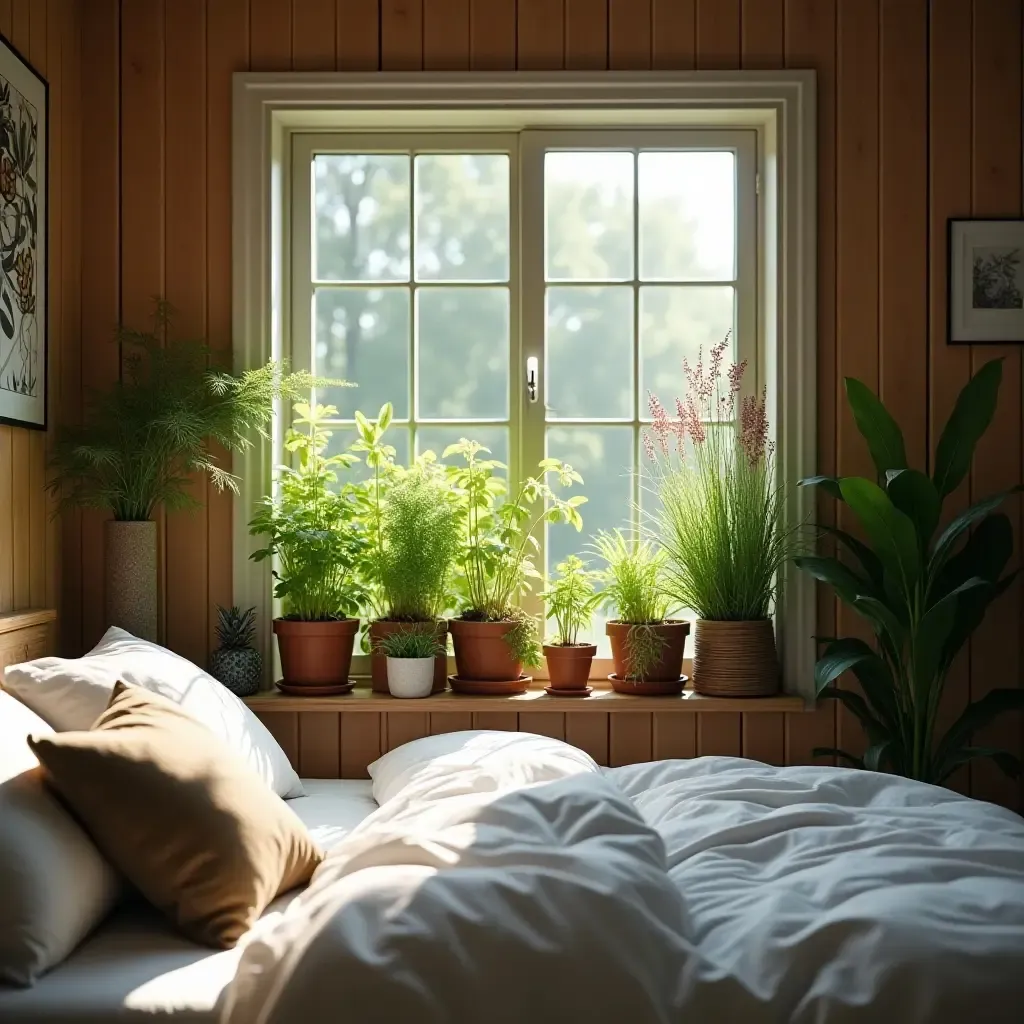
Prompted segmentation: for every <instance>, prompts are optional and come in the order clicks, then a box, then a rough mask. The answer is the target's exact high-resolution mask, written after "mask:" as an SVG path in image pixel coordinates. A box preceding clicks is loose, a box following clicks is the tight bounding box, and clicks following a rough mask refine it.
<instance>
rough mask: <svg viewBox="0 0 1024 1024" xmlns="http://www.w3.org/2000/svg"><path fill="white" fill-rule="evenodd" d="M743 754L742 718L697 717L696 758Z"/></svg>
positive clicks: (727, 715) (726, 715) (715, 715)
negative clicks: (712, 755)
mask: <svg viewBox="0 0 1024 1024" xmlns="http://www.w3.org/2000/svg"><path fill="white" fill-rule="evenodd" d="M711 754H731V755H732V756H733V757H740V756H742V754H743V716H742V715H732V714H721V715H720V714H712V715H698V716H697V756H698V757H708V756H709V755H711Z"/></svg>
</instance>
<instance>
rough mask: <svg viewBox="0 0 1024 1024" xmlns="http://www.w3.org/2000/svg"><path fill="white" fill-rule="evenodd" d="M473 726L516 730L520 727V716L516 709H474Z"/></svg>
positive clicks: (475, 727)
mask: <svg viewBox="0 0 1024 1024" xmlns="http://www.w3.org/2000/svg"><path fill="white" fill-rule="evenodd" d="M473 728H474V729H495V730H498V731H499V732H515V731H516V730H517V729H518V728H519V716H518V715H517V714H516V713H515V712H514V711H474V712H473Z"/></svg>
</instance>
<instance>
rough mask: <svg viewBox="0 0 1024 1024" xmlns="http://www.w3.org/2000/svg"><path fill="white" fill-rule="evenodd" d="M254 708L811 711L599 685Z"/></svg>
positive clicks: (765, 701)
mask: <svg viewBox="0 0 1024 1024" xmlns="http://www.w3.org/2000/svg"><path fill="white" fill-rule="evenodd" d="M245 703H246V704H247V705H248V706H249V707H251V708H252V709H253V710H254V711H263V712H270V711H387V712H388V713H394V712H396V711H410V712H412V711H416V712H420V713H423V712H425V711H485V710H491V711H496V710H504V711H539V710H541V709H543V710H545V711H571V712H573V713H576V712H580V711H600V712H609V711H610V712H616V711H659V712H660V711H683V712H695V711H697V712H714V711H718V712H731V713H733V714H735V713H736V712H743V713H745V714H749V713H750V712H755V713H756V712H776V713H777V712H780V711H782V712H794V711H804V710H807V705H806V702H805V701H804V699H803V698H802V697H794V696H791V695H788V694H781V695H780V696H777V697H747V698H741V697H704V696H702V695H701V694H699V693H694V692H693V691H692V690H686V691H685V692H684V693H683V694H682V695H681V696H679V697H638V696H633V695H632V694H624V693H616V692H615V691H614V690H612V689H607V688H597V687H595V689H594V692H593V693H592V694H591V695H590V696H589V697H582V698H576V697H550V696H548V694H546V693H545V692H544V691H543V690H541V689H532V690H528V691H527V692H526V693H521V694H516V695H515V696H510V697H474V696H468V695H465V694H459V693H452V692H451V691H445V692H444V693H436V694H434V695H433V696H432V697H424V698H423V699H422V700H399V699H397V698H395V697H390V696H388V695H386V694H380V693H373V692H372V691H371V690H370V688H369V687H365V686H357V687H356V688H355V689H354V690H353V691H352V692H351V693H346V694H341V695H338V696H333V697H293V696H290V695H289V694H286V693H281V692H280V691H278V690H268V691H265V692H262V693H258V694H256V695H254V696H252V697H247V698H246V699H245Z"/></svg>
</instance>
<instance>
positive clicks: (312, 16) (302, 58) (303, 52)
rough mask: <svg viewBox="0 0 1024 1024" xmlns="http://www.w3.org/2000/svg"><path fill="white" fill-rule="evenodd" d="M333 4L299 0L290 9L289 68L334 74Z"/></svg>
mask: <svg viewBox="0 0 1024 1024" xmlns="http://www.w3.org/2000/svg"><path fill="white" fill-rule="evenodd" d="M337 17H338V10H337V7H336V6H335V0H299V3H297V4H294V6H293V7H292V68H294V70H296V71H333V70H334V68H335V64H336V61H337V57H336V51H335V47H336V45H337V36H338V30H337Z"/></svg>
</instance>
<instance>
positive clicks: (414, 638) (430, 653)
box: [377, 629, 445, 697]
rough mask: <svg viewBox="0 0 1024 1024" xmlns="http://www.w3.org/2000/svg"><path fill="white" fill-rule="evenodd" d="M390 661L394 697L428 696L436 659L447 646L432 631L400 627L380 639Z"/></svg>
mask: <svg viewBox="0 0 1024 1024" xmlns="http://www.w3.org/2000/svg"><path fill="white" fill-rule="evenodd" d="M377 649H378V650H379V651H380V652H381V653H382V654H383V655H384V656H385V658H386V661H387V675H388V690H389V691H390V692H391V696H392V697H429V696H430V694H431V692H432V690H433V687H434V663H435V661H436V660H437V658H438V656H441V657H444V653H445V649H444V646H443V645H442V644H441V642H440V641H439V640H438V639H437V637H436V636H434V635H433V634H431V633H424V632H423V631H422V630H416V629H399V630H397V631H396V632H393V633H388V634H387V636H385V637H383V638H381V639H380V640H379V641H378V643H377Z"/></svg>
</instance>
